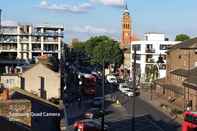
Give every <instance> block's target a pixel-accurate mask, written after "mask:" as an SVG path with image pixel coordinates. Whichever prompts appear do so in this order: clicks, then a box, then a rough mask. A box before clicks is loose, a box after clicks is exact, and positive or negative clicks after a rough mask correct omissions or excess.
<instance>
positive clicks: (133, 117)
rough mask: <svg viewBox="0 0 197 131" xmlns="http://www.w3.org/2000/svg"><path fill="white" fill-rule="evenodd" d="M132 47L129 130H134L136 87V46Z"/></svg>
mask: <svg viewBox="0 0 197 131" xmlns="http://www.w3.org/2000/svg"><path fill="white" fill-rule="evenodd" d="M133 47H134V63H133V84H132V86H133V91H134V93H133V99H132V123H131V131H135V89H136V46H133Z"/></svg>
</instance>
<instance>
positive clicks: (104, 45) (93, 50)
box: [73, 36, 124, 66]
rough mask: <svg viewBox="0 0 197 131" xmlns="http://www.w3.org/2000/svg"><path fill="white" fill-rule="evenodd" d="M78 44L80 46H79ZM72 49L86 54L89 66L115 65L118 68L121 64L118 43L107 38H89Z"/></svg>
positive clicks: (121, 53) (121, 55)
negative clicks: (103, 63) (88, 58)
mask: <svg viewBox="0 0 197 131" xmlns="http://www.w3.org/2000/svg"><path fill="white" fill-rule="evenodd" d="M79 44H80V45H79ZM73 48H75V49H78V50H80V51H82V52H85V53H87V54H88V56H89V57H90V58H91V60H90V62H91V64H102V62H103V59H104V60H105V64H115V65H118V66H120V65H121V64H122V63H123V58H124V55H123V51H122V50H121V49H120V48H119V42H117V41H115V40H113V39H111V38H109V37H107V36H96V37H91V38H90V39H89V40H87V41H85V42H80V43H78V44H75V45H74V46H73Z"/></svg>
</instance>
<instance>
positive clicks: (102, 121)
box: [101, 57, 105, 131]
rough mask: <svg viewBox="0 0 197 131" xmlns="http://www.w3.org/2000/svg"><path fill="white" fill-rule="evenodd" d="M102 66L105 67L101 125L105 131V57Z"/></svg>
mask: <svg viewBox="0 0 197 131" xmlns="http://www.w3.org/2000/svg"><path fill="white" fill-rule="evenodd" d="M102 66H103V72H102V74H103V78H102V96H103V101H102V120H101V125H102V131H104V125H105V115H104V112H105V111H104V110H105V90H104V87H105V59H104V57H103V62H102Z"/></svg>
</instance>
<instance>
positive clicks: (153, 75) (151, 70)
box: [145, 60, 159, 82]
mask: <svg viewBox="0 0 197 131" xmlns="http://www.w3.org/2000/svg"><path fill="white" fill-rule="evenodd" d="M152 63H154V61H153V60H152ZM145 71H146V82H153V81H155V80H156V79H158V77H159V70H158V67H157V65H155V64H150V65H147V66H146V68H145Z"/></svg>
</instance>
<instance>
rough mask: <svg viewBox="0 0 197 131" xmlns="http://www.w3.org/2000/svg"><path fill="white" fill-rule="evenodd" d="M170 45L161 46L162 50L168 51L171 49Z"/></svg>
mask: <svg viewBox="0 0 197 131" xmlns="http://www.w3.org/2000/svg"><path fill="white" fill-rule="evenodd" d="M169 47H170V45H164V44H161V45H160V50H167V49H169Z"/></svg>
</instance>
